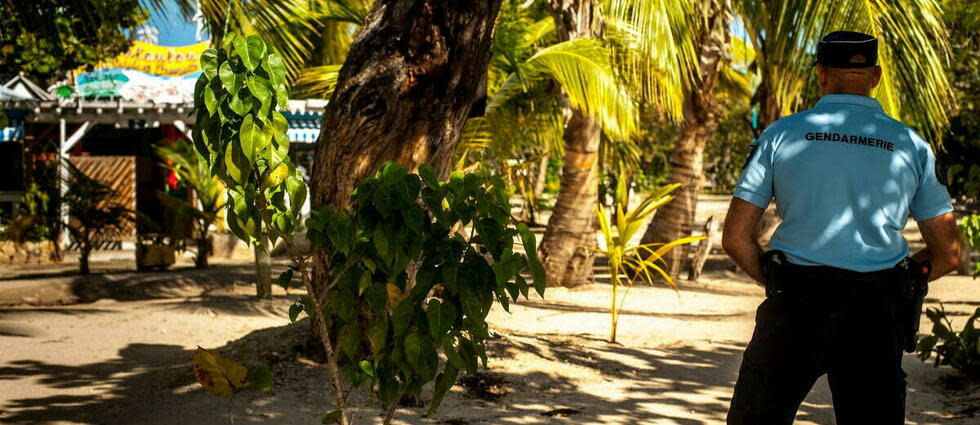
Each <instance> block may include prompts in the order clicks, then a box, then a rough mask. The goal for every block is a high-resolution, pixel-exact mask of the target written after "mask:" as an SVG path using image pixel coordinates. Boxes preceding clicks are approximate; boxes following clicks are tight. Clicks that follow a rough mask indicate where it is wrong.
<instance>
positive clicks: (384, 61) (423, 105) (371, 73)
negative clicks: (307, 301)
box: [312, 0, 502, 347]
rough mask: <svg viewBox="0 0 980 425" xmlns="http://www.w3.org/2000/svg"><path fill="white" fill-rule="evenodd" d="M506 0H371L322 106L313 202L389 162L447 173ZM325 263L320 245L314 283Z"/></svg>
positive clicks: (341, 203) (344, 200)
mask: <svg viewBox="0 0 980 425" xmlns="http://www.w3.org/2000/svg"><path fill="white" fill-rule="evenodd" d="M501 2H502V0H479V1H466V2H461V1H456V0H378V1H376V2H375V3H374V6H373V7H372V10H371V13H370V14H369V15H368V18H367V20H366V22H365V24H364V26H363V27H362V28H361V30H360V32H359V33H358V35H357V37H356V38H355V40H354V43H353V44H352V45H351V48H350V51H348V53H347V60H346V62H345V63H344V66H343V68H341V70H340V75H339V77H338V80H337V88H336V90H335V91H334V94H333V97H332V98H331V100H330V104H329V105H328V106H327V109H326V111H325V112H324V118H323V125H322V128H323V131H322V132H321V133H320V138H319V139H318V140H317V146H316V156H315V158H316V160H315V161H314V167H313V177H312V186H313V195H312V206H313V208H321V207H323V206H332V207H335V208H348V207H349V206H350V195H351V192H352V191H353V189H354V187H355V186H356V185H357V183H358V182H360V181H361V180H362V179H364V178H365V177H369V176H371V175H372V174H374V173H375V172H376V171H377V170H378V169H379V168H380V167H381V166H382V165H383V164H384V163H385V162H387V161H395V162H397V163H399V164H401V165H403V166H407V167H411V168H413V169H414V168H416V167H418V166H419V165H421V164H423V163H429V164H432V165H433V166H434V167H435V168H436V170H437V171H438V172H439V173H440V175H441V176H443V177H445V176H446V175H447V174H448V171H449V163H450V160H451V159H452V155H453V151H454V150H455V149H456V144H457V142H458V141H459V136H460V134H461V132H462V129H463V125H464V123H465V122H466V119H467V117H468V116H469V114H470V109H471V106H472V105H473V103H474V100H476V99H478V98H479V97H481V96H483V95H485V93H482V92H485V91H486V85H485V83H486V73H487V66H488V65H489V62H490V47H491V44H492V41H493V26H494V23H495V21H496V17H497V12H498V11H499V9H500V4H501ZM327 271H328V270H327V264H326V258H325V257H324V253H323V250H322V249H317V250H316V251H315V253H314V261H313V284H314V287H315V289H316V290H317V291H321V290H322V288H323V286H324V282H325V281H326V276H327ZM316 333H317V331H316V328H314V334H315V335H314V338H315V339H319V338H321V335H316ZM313 346H314V347H317V346H320V345H319V344H314V345H313Z"/></svg>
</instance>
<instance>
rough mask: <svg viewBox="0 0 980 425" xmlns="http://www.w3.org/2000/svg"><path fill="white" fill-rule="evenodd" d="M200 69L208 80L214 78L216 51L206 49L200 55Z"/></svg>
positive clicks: (216, 68) (216, 69) (216, 67)
mask: <svg viewBox="0 0 980 425" xmlns="http://www.w3.org/2000/svg"><path fill="white" fill-rule="evenodd" d="M201 68H202V69H203V70H204V75H207V77H208V78H214V76H215V75H216V74H217V73H218V51H217V50H216V49H206V50H205V51H204V53H201Z"/></svg>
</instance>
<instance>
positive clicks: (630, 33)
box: [603, 0, 701, 119]
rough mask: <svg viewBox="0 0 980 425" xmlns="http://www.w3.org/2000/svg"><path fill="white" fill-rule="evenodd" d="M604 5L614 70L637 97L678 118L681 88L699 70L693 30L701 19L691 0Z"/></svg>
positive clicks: (612, 0) (614, 0)
mask: <svg viewBox="0 0 980 425" xmlns="http://www.w3.org/2000/svg"><path fill="white" fill-rule="evenodd" d="M604 6H605V9H606V13H604V16H603V17H604V19H605V22H606V38H607V39H608V40H610V41H611V42H612V45H613V46H614V49H615V50H616V54H615V56H614V57H615V58H616V64H615V65H616V69H617V72H619V73H620V75H621V77H622V78H623V79H624V80H625V81H627V82H628V85H629V86H630V87H634V92H636V93H637V94H638V98H639V99H640V100H641V101H644V102H649V103H651V104H654V105H656V106H658V107H660V108H661V109H662V110H663V111H665V112H666V113H667V115H668V116H670V117H672V118H674V119H679V118H680V117H681V116H682V114H683V105H684V94H685V88H686V87H689V86H690V83H691V78H692V77H693V76H695V75H697V70H698V58H697V54H696V49H695V45H694V38H693V36H694V34H696V33H697V30H698V28H699V27H700V25H701V22H700V20H699V19H698V13H697V10H696V4H695V2H694V1H693V0H606V1H605V5H604Z"/></svg>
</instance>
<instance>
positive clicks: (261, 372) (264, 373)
mask: <svg viewBox="0 0 980 425" xmlns="http://www.w3.org/2000/svg"><path fill="white" fill-rule="evenodd" d="M271 388H272V372H271V371H269V368H268V367H266V366H258V367H253V368H251V369H249V370H248V381H247V382H245V389H246V390H249V391H269V389H271Z"/></svg>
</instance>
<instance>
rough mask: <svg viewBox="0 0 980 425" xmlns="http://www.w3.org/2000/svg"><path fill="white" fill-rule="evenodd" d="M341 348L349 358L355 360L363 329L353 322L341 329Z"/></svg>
mask: <svg viewBox="0 0 980 425" xmlns="http://www.w3.org/2000/svg"><path fill="white" fill-rule="evenodd" d="M339 339H340V347H341V349H343V350H344V354H346V355H347V358H349V359H351V360H354V356H355V355H356V354H357V346H358V344H359V343H360V342H361V328H360V327H358V326H357V323H354V322H351V323H348V324H346V325H344V327H342V328H340V335H339Z"/></svg>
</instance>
